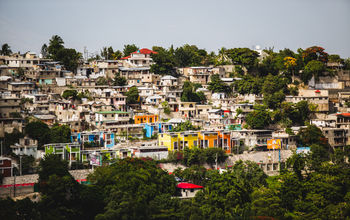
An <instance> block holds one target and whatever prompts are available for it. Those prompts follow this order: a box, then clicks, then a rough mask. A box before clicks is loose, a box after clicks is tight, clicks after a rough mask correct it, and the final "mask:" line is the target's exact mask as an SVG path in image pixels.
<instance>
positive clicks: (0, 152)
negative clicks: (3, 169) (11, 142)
mask: <svg viewBox="0 0 350 220" xmlns="http://www.w3.org/2000/svg"><path fill="white" fill-rule="evenodd" d="M0 156H2V141H1V151H0Z"/></svg>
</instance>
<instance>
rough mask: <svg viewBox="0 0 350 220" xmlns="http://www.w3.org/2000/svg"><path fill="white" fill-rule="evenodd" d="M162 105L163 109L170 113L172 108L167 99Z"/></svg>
mask: <svg viewBox="0 0 350 220" xmlns="http://www.w3.org/2000/svg"><path fill="white" fill-rule="evenodd" d="M162 107H163V111H164V113H165V114H167V115H170V113H171V110H170V107H169V103H168V102H167V101H164V102H162Z"/></svg>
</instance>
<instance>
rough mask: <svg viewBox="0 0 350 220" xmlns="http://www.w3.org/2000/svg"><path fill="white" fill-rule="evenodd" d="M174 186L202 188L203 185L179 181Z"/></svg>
mask: <svg viewBox="0 0 350 220" xmlns="http://www.w3.org/2000/svg"><path fill="white" fill-rule="evenodd" d="M176 187H177V188H180V189H202V188H203V186H199V185H196V184H192V183H179V184H177V186H176Z"/></svg>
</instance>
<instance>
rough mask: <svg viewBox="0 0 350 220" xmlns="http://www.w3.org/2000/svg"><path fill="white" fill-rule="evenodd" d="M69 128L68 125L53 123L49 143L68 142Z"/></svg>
mask: <svg viewBox="0 0 350 220" xmlns="http://www.w3.org/2000/svg"><path fill="white" fill-rule="evenodd" d="M70 136H71V130H70V127H69V126H68V125H59V124H54V125H53V126H52V128H51V131H50V143H68V142H70Z"/></svg>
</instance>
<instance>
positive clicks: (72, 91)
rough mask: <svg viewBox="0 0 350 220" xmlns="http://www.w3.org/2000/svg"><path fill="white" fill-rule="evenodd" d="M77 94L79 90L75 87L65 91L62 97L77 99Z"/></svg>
mask: <svg viewBox="0 0 350 220" xmlns="http://www.w3.org/2000/svg"><path fill="white" fill-rule="evenodd" d="M77 95H78V92H77V90H75V89H67V90H64V91H63V93H62V98H64V99H73V100H76V99H77Z"/></svg>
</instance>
